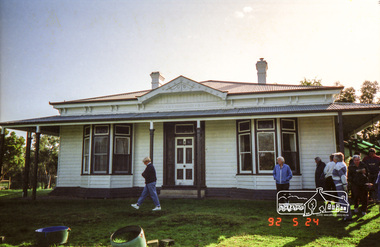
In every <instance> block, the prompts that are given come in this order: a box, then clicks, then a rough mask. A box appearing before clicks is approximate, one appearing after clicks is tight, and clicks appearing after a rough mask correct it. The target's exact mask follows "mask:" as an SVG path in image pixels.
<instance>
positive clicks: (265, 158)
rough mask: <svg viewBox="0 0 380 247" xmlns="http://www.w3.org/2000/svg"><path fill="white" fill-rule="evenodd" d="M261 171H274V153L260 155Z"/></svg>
mask: <svg viewBox="0 0 380 247" xmlns="http://www.w3.org/2000/svg"><path fill="white" fill-rule="evenodd" d="M259 165H260V170H273V168H274V165H275V158H274V152H268V153H259Z"/></svg>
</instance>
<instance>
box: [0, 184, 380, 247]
mask: <svg viewBox="0 0 380 247" xmlns="http://www.w3.org/2000/svg"><path fill="white" fill-rule="evenodd" d="M48 192H49V191H38V194H37V195H38V197H37V200H36V201H32V200H30V199H21V198H20V197H21V195H22V192H21V191H19V190H18V191H0V236H5V243H6V244H4V246H30V245H33V244H34V240H35V235H34V230H35V229H38V228H42V227H48V226H59V225H65V226H68V227H70V228H71V229H72V230H71V232H70V236H69V243H68V244H66V245H69V246H110V240H109V238H110V235H111V234H112V233H113V232H114V231H116V230H117V229H119V228H121V227H124V226H127V225H140V226H141V227H142V228H143V229H144V232H145V236H146V238H147V240H153V239H164V238H172V239H174V240H175V243H176V244H175V246H209V247H211V246H357V245H359V246H375V245H377V244H378V239H379V238H380V233H379V232H380V231H379V230H380V224H379V223H380V217H379V216H380V215H379V206H378V205H372V206H371V207H370V209H369V214H368V215H366V216H364V217H358V216H354V220H353V221H352V222H350V223H344V222H342V221H341V219H339V218H336V217H327V216H321V217H319V218H313V219H319V222H318V223H319V224H318V226H317V225H315V224H314V223H311V226H305V223H306V218H303V217H302V216H295V217H297V219H298V226H293V224H294V222H293V218H294V217H292V216H280V215H278V214H277V212H276V208H275V207H276V205H275V202H274V201H248V200H217V199H205V200H195V199H162V200H161V205H162V211H158V212H152V211H151V209H152V208H153V203H152V201H151V200H149V199H147V201H146V202H145V203H144V204H143V205H142V206H141V207H140V210H135V209H133V208H132V207H131V206H130V204H131V203H135V202H136V199H107V200H105V199H91V200H90V199H88V200H85V199H76V198H72V199H70V198H54V199H50V198H49V197H47V193H48ZM29 195H31V192H29ZM270 217H273V218H274V219H275V221H276V219H277V217H281V218H282V221H281V223H280V226H275V225H274V226H269V222H268V218H270Z"/></svg>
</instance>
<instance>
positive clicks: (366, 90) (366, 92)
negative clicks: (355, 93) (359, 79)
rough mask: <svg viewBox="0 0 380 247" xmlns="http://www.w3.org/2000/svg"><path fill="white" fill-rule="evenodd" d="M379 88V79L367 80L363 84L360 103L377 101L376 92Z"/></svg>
mask: <svg viewBox="0 0 380 247" xmlns="http://www.w3.org/2000/svg"><path fill="white" fill-rule="evenodd" d="M378 90H379V84H378V83H377V81H373V82H371V81H365V82H363V84H362V87H361V89H360V92H361V93H362V95H360V97H359V101H360V103H363V104H373V103H374V102H375V97H376V94H377V92H378Z"/></svg>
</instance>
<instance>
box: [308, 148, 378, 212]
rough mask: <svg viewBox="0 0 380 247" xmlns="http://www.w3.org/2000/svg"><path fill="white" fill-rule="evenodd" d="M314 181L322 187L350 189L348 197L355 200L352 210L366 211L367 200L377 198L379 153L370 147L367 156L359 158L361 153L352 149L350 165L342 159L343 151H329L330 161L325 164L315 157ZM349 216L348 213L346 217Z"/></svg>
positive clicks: (339, 189)
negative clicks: (333, 152) (330, 152)
mask: <svg viewBox="0 0 380 247" xmlns="http://www.w3.org/2000/svg"><path fill="white" fill-rule="evenodd" d="M315 163H316V169H315V185H316V187H317V188H318V187H323V188H324V190H329V191H337V195H338V197H340V193H339V192H340V191H347V192H348V190H350V191H351V200H352V203H353V204H354V209H355V210H354V212H355V213H359V205H360V204H361V205H362V207H361V213H362V215H365V214H366V213H367V206H368V201H369V200H372V201H373V202H374V203H376V202H377V200H378V198H379V199H380V189H379V188H380V157H379V156H377V155H376V150H375V149H373V148H371V149H369V152H368V156H367V157H365V158H364V159H363V160H361V157H360V153H355V154H354V156H353V157H352V158H351V160H350V161H349V165H348V167H347V165H346V164H345V163H344V155H343V154H342V153H336V154H332V155H331V156H330V162H328V163H327V164H325V163H324V162H323V161H322V160H321V158H319V157H316V158H315ZM347 219H350V216H349V217H348V218H347Z"/></svg>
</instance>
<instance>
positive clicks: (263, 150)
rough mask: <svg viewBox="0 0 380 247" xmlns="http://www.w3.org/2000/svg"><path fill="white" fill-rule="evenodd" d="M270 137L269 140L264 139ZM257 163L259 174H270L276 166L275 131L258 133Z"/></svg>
mask: <svg viewBox="0 0 380 247" xmlns="http://www.w3.org/2000/svg"><path fill="white" fill-rule="evenodd" d="M265 136H266V137H270V140H269V143H268V140H266V139H264V138H262V137H265ZM268 144H269V145H268ZM257 162H258V168H259V172H270V171H273V168H274V166H275V164H276V136H275V132H274V131H270V132H269V131H263V132H258V133H257Z"/></svg>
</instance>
